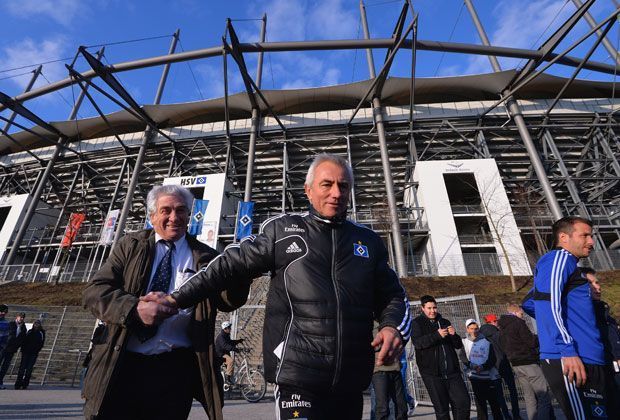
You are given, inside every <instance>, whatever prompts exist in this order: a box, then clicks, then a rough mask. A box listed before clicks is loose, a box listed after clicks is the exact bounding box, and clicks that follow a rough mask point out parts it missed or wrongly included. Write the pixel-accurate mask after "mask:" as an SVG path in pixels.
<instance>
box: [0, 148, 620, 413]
mask: <svg viewBox="0 0 620 420" xmlns="http://www.w3.org/2000/svg"><path fill="white" fill-rule="evenodd" d="M352 185H353V175H352V170H351V167H350V166H349V164H348V163H347V162H346V161H345V160H344V159H342V158H341V157H339V156H336V155H329V154H321V155H318V156H317V157H316V158H315V160H314V161H313V162H312V164H311V165H310V168H309V170H308V173H307V176H306V182H305V192H306V195H307V197H308V200H309V203H310V208H309V212H308V213H307V214H283V215H280V216H276V217H272V218H270V219H268V220H266V221H265V222H264V223H263V224H262V225H261V228H260V232H259V233H258V234H257V235H250V236H248V237H246V238H244V239H243V240H241V242H239V243H234V244H232V245H230V246H229V247H227V248H226V250H224V252H222V253H218V252H217V251H215V250H214V249H212V248H210V247H209V246H207V245H205V244H203V243H201V242H199V241H197V240H196V239H195V238H194V237H193V236H190V235H188V234H187V232H186V230H187V225H188V221H189V217H190V209H191V207H192V200H193V196H192V194H191V192H189V191H188V190H186V189H185V188H183V187H180V186H175V185H166V186H156V187H154V188H153V189H152V190H151V191H150V192H149V193H148V196H147V211H148V214H149V217H150V221H151V224H152V226H153V229H152V230H144V231H140V232H135V233H131V234H127V235H126V236H125V237H123V238H122V239H121V240H120V241H119V242H118V243H117V244H116V246H115V247H114V248H113V249H112V252H111V254H110V256H109V258H108V259H107V261H106V263H105V264H104V265H103V266H102V267H101V269H100V270H99V271H98V272H97V273H96V274H95V276H94V277H93V279H92V280H91V281H90V283H89V285H88V287H87V288H86V290H85V291H84V294H83V302H84V306H85V307H86V308H88V309H90V311H91V312H92V313H93V315H95V317H97V319H99V320H100V321H101V322H100V324H99V327H98V328H97V334H96V335H97V337H96V339H93V340H92V348H91V350H90V351H89V357H88V360H89V366H88V369H87V371H86V374H85V378H84V386H83V397H84V398H85V400H86V401H85V405H84V413H85V416H86V418H97V419H108V418H136V419H139V418H145V419H146V418H149V419H160V418H162V419H163V418H166V419H177V418H179V419H181V418H187V416H188V414H189V411H190V409H191V405H192V402H193V400H194V399H196V400H198V401H200V402H201V404H202V406H203V407H204V410H205V412H206V413H207V415H208V416H209V418H210V419H212V420H213V419H221V418H223V415H222V406H223V392H222V385H223V384H222V381H223V378H222V376H221V375H220V371H219V370H220V366H221V363H222V361H225V362H226V375H227V378H229V377H230V375H232V373H233V370H232V367H233V364H232V358H231V357H230V356H231V352H233V351H235V348H236V345H237V344H239V340H234V339H233V338H231V336H230V327H231V325H230V324H229V323H228V322H225V323H224V324H222V325H221V332H220V335H219V337H218V338H217V339H216V337H215V335H216V334H215V331H216V328H215V319H216V314H217V311H226V312H230V311H233V310H235V309H237V308H239V307H240V306H242V305H243V304H244V303H245V302H246V299H247V296H248V291H249V287H250V284H251V283H252V281H253V279H254V278H256V277H259V276H260V275H264V274H265V273H268V275H269V276H270V277H271V281H270V283H269V290H268V292H267V303H266V309H265V322H264V329H263V351H262V357H263V361H264V369H265V376H266V379H267V380H268V381H269V382H271V383H274V384H275V403H276V410H275V411H276V413H275V415H276V417H277V418H283V419H285V418H286V419H291V418H306V419H359V418H361V416H362V407H363V398H362V393H363V391H365V390H366V389H367V388H368V386H369V385H370V384H372V392H373V395H374V398H373V416H374V418H376V419H387V418H389V416H390V411H392V413H391V414H392V415H394V417H395V418H396V419H404V418H406V417H407V414H408V412H409V414H410V412H411V409H412V408H413V404H414V402H413V399H412V398H411V396H410V395H408V392H407V386H406V384H407V381H406V379H405V375H404V369H406V367H407V364H408V363H407V360H406V359H404V360H403V359H402V357H403V350H404V346H405V345H406V344H407V343H408V342H409V341H410V340H411V347H412V350H413V352H414V353H415V360H416V364H417V369H418V371H419V374H420V376H421V379H422V382H423V383H424V385H425V387H426V390H427V391H428V395H429V397H430V400H431V402H432V404H433V407H434V410H435V415H436V417H437V418H438V419H450V417H451V416H452V418H454V419H469V418H470V406H471V400H470V395H469V392H468V390H467V386H466V382H465V381H466V380H467V382H469V384H470V385H471V389H472V390H473V395H474V403H475V406H476V411H477V418H478V419H486V418H488V416H489V408H490V413H491V415H492V417H493V418H494V419H503V418H506V419H513V420H516V419H519V418H521V412H520V409H519V399H518V395H517V386H516V384H517V383H518V384H519V385H520V387H521V389H522V390H523V395H524V401H525V411H526V413H527V418H528V419H537V418H538V419H549V418H551V419H552V418H554V412H553V408H552V399H553V398H555V399H556V400H557V401H558V403H559V406H560V408H561V409H562V411H563V412H564V414H565V416H566V417H567V418H569V419H586V418H620V414H619V413H620V412H619V411H618V407H617V403H618V401H619V400H620V398H617V395H618V389H619V388H618V380H619V379H620V374H619V373H618V371H619V369H618V363H620V333H619V330H618V324H617V323H616V321H615V320H613V318H612V317H611V316H610V314H609V306H608V305H606V304H605V303H604V302H603V301H601V285H600V284H599V282H598V281H597V279H596V273H594V272H593V271H592V270H589V269H586V268H584V267H581V266H580V265H579V264H578V262H579V260H580V259H581V258H584V257H587V256H588V255H589V253H590V250H591V249H592V246H593V241H592V223H591V222H590V221H588V220H586V219H583V218H581V217H572V216H571V217H565V218H563V219H561V220H558V221H557V222H556V223H555V224H554V225H553V236H554V239H555V245H556V248H555V249H553V250H552V251H550V252H549V253H547V254H546V255H544V256H543V257H542V258H541V259H540V261H539V262H538V264H537V267H536V270H535V276H534V287H533V288H532V290H531V291H530V292H529V293H528V295H527V297H526V299H525V300H524V301H523V302H522V303H521V304H517V303H510V304H508V305H507V307H506V313H503V314H500V316H499V317H498V316H497V315H496V314H487V315H486V316H485V317H484V323H481V322H480V320H477V319H473V318H472V319H468V320H467V321H466V322H465V323H464V324H463V325H457V326H458V327H459V328H458V329H459V330H460V329H464V330H465V331H466V334H465V335H464V336H463V337H461V336H460V335H459V334H458V333H457V328H455V326H454V325H452V323H451V322H450V320H448V319H446V318H444V317H443V316H442V315H441V314H440V313H439V312H438V306H437V301H436V299H435V298H434V297H433V296H430V295H425V296H422V297H421V299H420V300H421V306H420V310H421V313H420V315H419V316H417V317H414V316H413V315H414V314H413V312H414V311H413V309H412V308H410V307H409V303H408V297H407V294H406V293H405V290H404V288H403V287H402V285H401V283H400V281H399V278H398V276H397V275H396V273H395V272H394V271H393V270H392V269H391V268H390V267H389V265H388V252H387V249H386V247H385V245H384V243H383V240H382V239H381V237H380V236H379V235H378V234H377V233H375V232H374V231H372V230H370V229H368V228H366V227H364V226H361V225H358V224H356V223H354V222H352V221H350V220H348V219H347V208H348V204H349V199H350V192H351V188H352ZM0 309H6V308H3V307H0ZM5 313H6V310H5ZM525 313H527V314H528V315H529V316H531V317H533V318H535V322H536V327H537V328H536V329H537V331H538V335H535V334H534V333H533V332H532V331H531V330H530V329H529V327H528V325H527V324H526V321H525ZM0 315H3V313H2V312H1V311H0ZM373 324H374V326H373ZM22 325H23V317H21V318H20V317H19V316H18V317H17V319H16V321H14V322H12V323H10V327H8V328H7V327H4V324H3V323H2V321H0V345H3V343H4V350H3V351H2V352H1V353H0V354H2V365H1V368H2V370H1V371H0V381H1V379H2V377H3V376H4V373H5V372H6V368H5V365H6V366H8V364H9V363H10V361H11V359H12V357H13V355H14V353H15V352H16V351H17V349H18V348H19V345H21V346H22V347H21V348H22V363H21V364H20V373H19V377H18V381H17V383H16V388H18V387H21V388H26V387H27V386H28V380H29V377H30V373H31V370H32V366H33V364H34V360H36V356H34V358H33V357H32V356H31V353H38V351H39V350H40V346H39V344H41V345H42V340H44V337H45V334H44V332H43V330H42V328H41V325H40V323H39V324H38V325H37V324H36V323H35V325H34V326H33V328H32V330H31V331H30V332H28V333H26V332H25V330H24V329H23V328H24V327H23V326H22ZM4 331H8V334H5V333H4ZM18 331H19V332H18ZM31 332H32V335H33V337H32V342H33V344H32V345H30V344H26V343H29V341H28V337H29V336H30V334H31ZM4 336H10V337H11V338H9V340H8V341H7V340H5V339H4ZM17 339H19V340H20V341H19V345H18V346H15V342H16V341H15V340H17ZM37 340H38V341H37ZM25 349H28V350H27V351H26V350H25ZM31 349H36V351H35V350H31ZM28 352H31V353H28ZM7 360H8V362H7ZM22 365H23V369H22V367H21V366H22ZM22 373H23V375H22ZM515 378H516V380H515ZM504 385H505V386H506V387H507V388H508V390H509V398H508V401H509V402H510V408H509V407H508V404H507V401H506V399H505V398H504V392H503V388H504ZM614 396H616V398H614ZM154 401H165V404H163V405H162V404H153V402H154ZM390 407H392V408H390Z"/></svg>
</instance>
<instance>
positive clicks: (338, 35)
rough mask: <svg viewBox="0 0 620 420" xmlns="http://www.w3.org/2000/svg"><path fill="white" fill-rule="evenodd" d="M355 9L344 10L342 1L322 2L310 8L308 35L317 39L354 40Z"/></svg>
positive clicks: (329, 0)
mask: <svg viewBox="0 0 620 420" xmlns="http://www.w3.org/2000/svg"><path fill="white" fill-rule="evenodd" d="M355 11H356V9H355V8H349V9H345V8H344V7H343V6H342V0H322V1H319V2H318V4H315V5H313V6H312V10H311V11H310V18H309V20H308V27H309V31H308V32H309V33H311V34H312V35H314V37H315V38H319V39H349V38H355V36H356V34H357V26H358V20H359V18H358V17H357V15H356V14H355Z"/></svg>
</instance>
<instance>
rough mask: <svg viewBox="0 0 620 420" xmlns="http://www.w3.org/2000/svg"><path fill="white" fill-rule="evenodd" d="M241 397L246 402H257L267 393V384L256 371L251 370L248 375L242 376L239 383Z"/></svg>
mask: <svg viewBox="0 0 620 420" xmlns="http://www.w3.org/2000/svg"><path fill="white" fill-rule="evenodd" d="M239 388H240V389H241V395H243V398H245V399H246V401H248V402H258V401H260V400H261V399H262V398H263V397H264V396H265V392H267V382H265V377H264V376H263V374H262V373H261V372H259V371H258V370H251V371H250V373H249V374H245V375H243V377H242V378H241V379H240V381H239Z"/></svg>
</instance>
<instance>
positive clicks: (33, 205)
mask: <svg viewBox="0 0 620 420" xmlns="http://www.w3.org/2000/svg"><path fill="white" fill-rule="evenodd" d="M102 55H103V49H102V50H99V52H97V57H98V58H101V56H102ZM84 96H86V92H85V91H84V90H82V91H81V92H80V94H79V95H78V97H77V100H76V101H75V104H74V105H73V108H72V109H71V113H70V114H69V118H68V119H69V120H73V119H75V118H76V117H77V113H78V110H79V109H80V105H82V100H83V99H84ZM64 143H65V140H64V139H61V138H59V139H58V144H57V145H56V147H55V148H54V152H53V153H52V156H51V157H50V160H49V161H48V162H47V166H46V167H45V170H44V171H43V174H42V175H41V177H40V178H39V182H38V184H37V185H36V187H35V189H34V192H33V193H32V195H31V200H30V203H29V204H28V209H27V210H26V214H24V218H23V219H22V223H21V225H20V226H19V230H18V231H17V234H16V235H15V239H13V244H12V245H11V251H10V252H9V255H8V256H7V258H6V261H5V264H6V265H11V264H13V261H15V257H16V256H17V252H18V250H19V247H20V245H21V243H22V240H23V239H24V235H26V230H27V229H28V226H29V225H30V221H31V220H32V217H33V216H34V213H35V211H36V210H37V206H38V205H39V197H41V194H42V193H43V188H44V187H45V185H46V184H47V180H48V179H49V177H50V175H51V173H52V169H53V168H54V165H55V164H56V159H58V156H60V152H61V151H62V150H63V146H64Z"/></svg>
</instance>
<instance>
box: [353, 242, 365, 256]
mask: <svg viewBox="0 0 620 420" xmlns="http://www.w3.org/2000/svg"><path fill="white" fill-rule="evenodd" d="M353 255H355V256H356V257H363V258H368V257H369V255H368V247H367V246H366V245H362V244H353Z"/></svg>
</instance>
